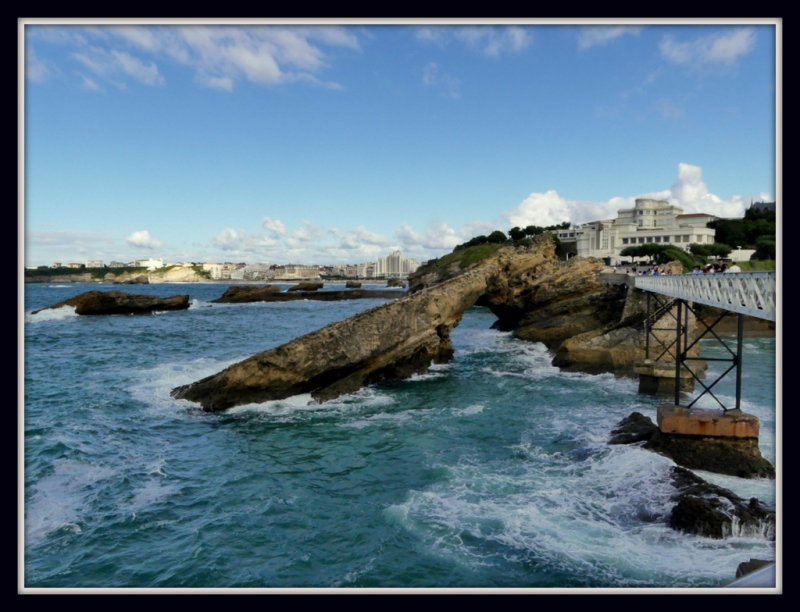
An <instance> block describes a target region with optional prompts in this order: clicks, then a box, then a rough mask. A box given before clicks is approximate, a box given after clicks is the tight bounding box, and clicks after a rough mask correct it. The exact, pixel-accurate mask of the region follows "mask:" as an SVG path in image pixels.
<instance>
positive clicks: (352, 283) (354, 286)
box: [344, 280, 361, 289]
mask: <svg viewBox="0 0 800 612" xmlns="http://www.w3.org/2000/svg"><path fill="white" fill-rule="evenodd" d="M344 286H345V288H346V289H361V283H359V282H358V281H351V280H349V281H347V282H346V283H345V284H344Z"/></svg>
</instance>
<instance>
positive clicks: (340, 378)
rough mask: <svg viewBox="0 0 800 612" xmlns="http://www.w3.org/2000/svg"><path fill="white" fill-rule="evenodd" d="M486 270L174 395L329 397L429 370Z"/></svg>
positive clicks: (229, 403) (481, 287) (231, 400)
mask: <svg viewBox="0 0 800 612" xmlns="http://www.w3.org/2000/svg"><path fill="white" fill-rule="evenodd" d="M486 276H487V274H486V272H483V271H482V272H477V271H475V272H470V273H468V274H465V275H463V276H460V277H458V278H456V279H453V280H452V281H450V282H448V283H445V284H443V285H441V286H439V287H437V288H435V289H431V290H428V291H421V292H419V293H416V294H414V295H411V296H405V297H402V298H400V299H398V300H395V301H393V302H389V303H387V304H384V305H382V306H378V307H377V308H373V309H371V310H367V311H365V312H362V313H360V314H357V315H355V316H353V317H350V318H348V319H345V320H343V321H339V322H337V323H333V324H331V325H328V326H326V327H323V328H322V329H319V330H317V331H315V332H312V333H310V334H306V335H305V336H302V337H300V338H297V339H295V340H293V341H291V342H288V343H287V344H284V345H282V346H279V347H276V348H273V349H271V350H268V351H265V352H263V353H259V354H257V355H254V356H253V357H250V358H248V359H245V360H244V361H241V362H239V363H237V364H234V365H232V366H230V367H228V368H226V369H225V370H223V371H221V372H219V373H217V374H214V375H212V376H208V377H206V378H204V379H202V380H199V381H197V382H195V383H192V384H190V385H185V386H182V387H177V388H175V389H173V390H172V393H171V395H172V396H173V397H175V398H178V399H187V400H190V401H193V402H198V403H200V405H201V406H202V407H203V409H204V410H206V411H217V410H224V409H227V408H231V407H233V406H238V405H242V404H248V403H261V402H265V401H269V400H276V399H282V398H285V397H289V396H291V395H297V394H300V393H311V395H312V397H313V398H314V399H315V400H317V401H326V400H329V399H333V398H335V397H338V396H339V395H343V394H346V393H352V392H354V391H357V390H358V389H360V388H362V387H364V386H365V385H368V384H371V383H374V382H377V381H379V380H382V379H396V378H407V377H409V376H411V375H413V374H415V373H420V372H424V371H426V370H427V368H428V367H429V366H430V364H431V363H432V362H442V361H446V360H448V359H450V358H451V357H452V354H453V347H452V344H451V342H450V330H451V329H452V328H453V327H455V326H456V325H457V324H458V322H459V321H460V320H461V317H462V314H463V312H464V310H466V309H467V308H469V307H470V306H471V305H472V304H474V303H475V301H476V300H477V299H478V297H479V296H480V295H482V294H483V293H484V292H485V290H486ZM344 293H354V291H350V292H344ZM320 295H322V294H320Z"/></svg>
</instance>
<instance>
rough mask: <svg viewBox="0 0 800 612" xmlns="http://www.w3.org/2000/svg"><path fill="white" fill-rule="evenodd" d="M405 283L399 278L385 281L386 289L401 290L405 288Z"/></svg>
mask: <svg viewBox="0 0 800 612" xmlns="http://www.w3.org/2000/svg"><path fill="white" fill-rule="evenodd" d="M405 286H406V282H405V281H404V280H402V279H400V278H390V279H389V280H387V281H386V288H387V289H388V288H390V287H399V288H401V289H403V288H405Z"/></svg>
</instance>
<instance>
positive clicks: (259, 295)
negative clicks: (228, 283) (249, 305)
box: [212, 285, 280, 304]
mask: <svg viewBox="0 0 800 612" xmlns="http://www.w3.org/2000/svg"><path fill="white" fill-rule="evenodd" d="M274 293H280V287H276V286H274V285H267V286H266V287H259V286H253V285H243V286H242V285H240V286H236V287H228V289H227V290H226V291H225V293H223V294H222V297H220V298H217V299H216V300H212V301H213V302H216V303H222V304H242V303H245V302H260V301H262V300H263V299H264V298H265V297H267V296H269V295H271V294H274Z"/></svg>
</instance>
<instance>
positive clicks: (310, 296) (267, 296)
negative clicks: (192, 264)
mask: <svg viewBox="0 0 800 612" xmlns="http://www.w3.org/2000/svg"><path fill="white" fill-rule="evenodd" d="M231 289H233V287H231ZM275 289H276V291H263V292H248V293H243V294H242V295H241V296H239V297H236V298H235V299H225V295H223V296H222V297H221V298H219V299H216V300H212V302H218V303H224V302H237V303H241V302H296V301H303V300H313V301H318V302H338V301H339V300H364V299H381V300H396V299H397V298H401V297H403V292H402V291H395V290H388V289H387V290H380V289H378V290H369V289H350V290H349V291H347V290H342V291H320V292H318V293H313V292H311V291H297V292H295V293H281V292H280V291H279V290H277V289H278V288H277V287H275ZM229 291H230V289H229ZM227 293H228V292H226V294H227Z"/></svg>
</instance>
